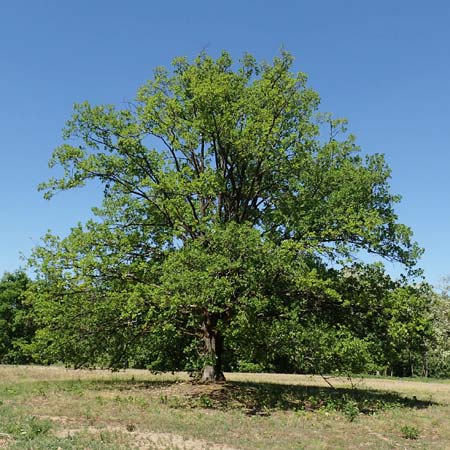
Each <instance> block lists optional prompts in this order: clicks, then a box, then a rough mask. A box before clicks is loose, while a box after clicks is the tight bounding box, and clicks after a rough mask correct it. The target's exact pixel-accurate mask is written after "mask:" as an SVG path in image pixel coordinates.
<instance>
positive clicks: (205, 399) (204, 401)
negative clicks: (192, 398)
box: [198, 394, 214, 408]
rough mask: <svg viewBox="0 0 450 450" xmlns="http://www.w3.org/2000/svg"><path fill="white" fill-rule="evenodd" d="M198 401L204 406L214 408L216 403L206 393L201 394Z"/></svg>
mask: <svg viewBox="0 0 450 450" xmlns="http://www.w3.org/2000/svg"><path fill="white" fill-rule="evenodd" d="M198 401H199V404H200V406H201V407H202V408H212V407H213V405H214V404H213V401H212V400H211V398H210V397H209V395H205V394H202V395H200V397H199V399H198Z"/></svg>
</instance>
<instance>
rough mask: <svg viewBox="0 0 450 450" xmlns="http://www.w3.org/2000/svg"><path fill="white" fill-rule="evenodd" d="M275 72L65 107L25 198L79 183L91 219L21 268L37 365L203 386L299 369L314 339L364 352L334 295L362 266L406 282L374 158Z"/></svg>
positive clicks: (222, 69)
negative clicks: (31, 289) (127, 370)
mask: <svg viewBox="0 0 450 450" xmlns="http://www.w3.org/2000/svg"><path fill="white" fill-rule="evenodd" d="M292 63H293V58H292V56H291V55H290V54H288V53H286V52H282V53H281V54H280V55H279V56H278V57H276V58H274V60H273V62H272V63H266V62H262V63H260V62H257V61H256V60H255V59H254V58H253V57H252V56H251V55H245V56H244V57H243V58H242V59H241V60H240V61H239V63H234V62H233V61H232V59H231V57H230V55H229V54H228V53H226V52H224V53H222V54H221V55H220V56H219V57H218V58H216V59H215V58H213V57H211V56H208V55H207V54H205V53H202V54H200V55H199V56H198V57H197V58H196V59H195V60H194V61H193V62H189V61H188V60H187V59H185V58H177V59H175V60H174V62H173V67H172V69H171V70H168V69H165V68H158V69H156V70H155V72H154V75H153V78H152V79H151V80H149V81H148V82H147V83H146V84H145V85H144V86H142V87H141V88H140V89H139V90H138V93H137V96H136V99H135V100H134V101H132V102H129V103H128V104H127V105H126V106H125V107H123V108H118V107H115V106H112V105H106V106H92V105H90V104H89V103H88V102H85V103H81V104H78V105H76V106H75V110H74V114H73V116H72V118H71V119H70V120H69V121H68V123H67V127H66V129H65V132H64V138H65V139H66V143H65V144H63V145H61V146H60V147H58V148H57V149H56V150H55V151H54V153H53V156H52V158H51V161H50V165H51V166H57V167H59V168H60V170H62V172H60V176H59V177H56V178H52V179H50V180H49V181H47V182H45V183H43V184H42V185H41V187H40V188H41V189H42V190H43V191H44V195H45V197H46V198H51V197H52V196H53V195H54V194H55V193H56V192H58V191H63V190H68V189H74V188H78V187H82V186H84V185H85V183H86V182H88V181H89V180H96V181H97V182H100V183H101V185H102V187H103V192H104V196H103V202H102V204H101V205H96V206H95V207H94V208H93V211H94V213H95V215H96V219H95V220H89V221H87V222H86V223H85V224H78V225H77V226H75V227H74V228H73V229H72V231H71V233H70V234H69V235H68V236H67V237H65V238H63V239H60V238H58V237H56V236H53V235H51V234H49V235H47V236H46V237H45V238H44V242H43V244H42V245H41V246H40V247H38V248H36V249H35V251H34V254H33V257H32V264H34V266H35V267H36V269H37V271H38V273H39V275H40V282H39V283H37V284H36V286H35V289H36V292H35V296H34V298H35V300H34V304H35V308H36V311H37V312H38V315H39V317H40V318H41V320H42V323H45V322H46V321H47V324H46V326H44V327H43V328H42V329H41V330H40V331H39V332H38V335H39V339H40V342H41V343H43V344H44V345H43V346H42V347H41V348H43V349H45V351H46V352H47V353H48V354H52V355H53V357H59V358H60V359H62V360H65V361H68V362H71V363H73V364H75V365H92V364H103V365H107V366H110V367H125V366H127V365H129V364H135V365H140V366H145V367H150V368H155V369H158V368H165V369H171V368H172V369H175V368H180V367H181V366H182V367H191V368H198V367H204V373H203V377H204V379H205V380H207V379H210V380H214V379H215V380H217V379H220V378H221V377H222V368H223V365H224V364H225V365H228V366H229V367H231V366H232V367H237V366H238V365H239V364H240V363H239V361H241V363H242V364H244V363H245V362H247V363H251V364H257V363H259V362H261V361H264V360H265V361H266V363H267V364H275V365H276V364H280V361H281V360H283V361H285V362H284V363H283V364H285V366H286V367H287V366H288V367H290V368H291V370H303V369H302V367H303V368H304V367H305V364H307V360H308V358H310V359H309V360H308V361H312V360H311V358H313V356H311V355H312V353H314V352H312V353H311V351H312V350H311V349H312V348H313V343H314V342H318V341H317V340H316V341H315V339H314V337H313V336H314V333H316V335H317V333H322V332H323V333H324V336H325V335H326V336H327V339H331V340H333V342H335V343H336V345H338V344H339V345H340V344H342V343H344V342H347V343H348V346H349V347H348V349H347V350H346V351H347V352H348V353H352V352H355V351H357V350H356V347H358V348H359V350H358V351H360V352H364V353H365V354H366V355H367V354H369V353H370V351H369V347H370V346H371V345H372V343H373V341H371V340H370V339H369V338H368V337H367V336H366V337H365V336H364V334H363V333H360V332H358V330H357V327H358V326H360V324H358V323H357V322H356V321H353V322H352V320H350V318H351V314H347V315H344V316H343V317H344V319H342V320H341V321H339V320H338V319H337V317H339V316H341V315H342V313H343V312H344V311H346V308H347V310H348V304H353V303H352V302H355V300H354V298H355V297H354V296H353V297H352V296H350V295H349V294H348V293H349V292H350V291H349V289H350V288H349V286H348V283H345V282H344V281H342V280H347V281H349V279H350V278H349V277H347V278H346V277H345V274H346V273H347V274H348V273H349V272H348V271H349V270H350V272H352V273H353V272H354V270H355V262H356V261H357V255H358V254H360V253H361V252H369V253H371V254H374V255H378V256H379V257H380V258H384V259H389V260H393V261H397V262H399V263H400V264H403V265H404V266H405V268H406V270H413V269H414V267H415V264H416V261H417V258H418V257H419V256H420V252H421V251H420V249H419V247H418V246H417V244H416V243H415V242H414V241H413V240H412V233H411V230H410V229H409V228H408V227H407V226H405V225H403V224H401V223H400V222H399V221H398V217H397V215H396V213H395V210H394V207H395V204H396V203H397V202H398V201H399V200H400V197H399V196H397V195H394V194H392V193H391V191H390V186H389V178H390V169H389V167H388V166H387V164H386V163H385V161H384V158H383V156H382V155H381V154H372V155H363V154H362V153H361V151H360V149H359V148H358V146H357V145H356V143H355V139H354V137H353V136H352V135H351V134H348V133H347V130H346V121H345V120H342V119H333V118H332V117H331V115H329V114H320V113H319V112H318V106H319V96H318V94H317V93H316V92H314V91H313V90H312V89H310V88H308V87H307V79H306V75H305V74H303V73H294V72H293V71H292ZM346 268H347V269H346ZM345 270H347V272H346V271H345ZM367 270H369V272H370V271H371V270H372V269H367ZM352 279H353V280H359V279H361V276H358V277H353V278H352ZM354 282H356V281H354ZM394 284H395V283H394ZM398 288H399V285H395V286H394V285H392V286H391V287H390V288H389V289H390V290H389V289H388V290H387V291H384V293H383V294H382V295H381V296H378V297H377V298H378V300H379V299H380V298H381V297H382V296H383V295H384V296H385V295H386V292H394V291H395V289H398ZM353 294H354V292H353ZM353 294H352V295H353ZM388 295H391V294H388ZM392 295H393V294H392ZM358 301H359V300H358ZM349 302H350V303H349ZM374 326H375V325H374ZM380 330H381V328H378V329H376V330H374V333H375V334H376V333H379V332H380ZM358 333H359V334H358ZM277 336H278V341H279V342H281V341H283V345H281V344H280V345H279V347H278V349H279V352H278V353H277V351H276V349H277V347H274V348H273V349H272V350H271V351H269V349H268V345H271V343H272V344H273V343H274V342H275V341H276V340H277V339H275V337H277ZM301 336H303V338H300V337H301ZM269 337H271V338H273V340H272V341H270V339H269ZM269 341H270V342H271V343H270V342H269ZM324 345H326V344H324ZM342 345H344V344H342ZM290 347H292V348H290ZM294 347H295V348H294ZM350 347H351V348H350ZM224 349H226V350H227V351H224ZM281 349H283V350H281ZM385 350H386V349H384V350H383V349H380V352H383V351H385ZM386 351H387V350H386ZM271 353H272V356H270V355H269V354H271ZM337 353H339V352H337ZM337 353H336V354H337ZM344 353H345V351H344V352H343V353H342V352H341V356H340V357H339V358H341V361H345V357H344V356H343V355H344ZM314 354H315V355H317V354H318V353H317V352H315V353H314ZM384 354H385V355H386V354H387V353H386V352H385V353H384ZM333 357H334V356H333ZM267 358H269V359H270V358H271V362H269V361H267ZM313 359H314V358H313ZM277 361H278V362H277ZM316 363H317V364H319V363H318V362H317V361H316V362H314V363H312V364H313V365H314V364H316ZM233 364H234V366H233ZM308 364H309V363H308ZM342 364H343V365H345V364H346V363H344V362H342Z"/></svg>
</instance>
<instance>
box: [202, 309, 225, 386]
mask: <svg viewBox="0 0 450 450" xmlns="http://www.w3.org/2000/svg"><path fill="white" fill-rule="evenodd" d="M216 325H217V318H216V317H214V316H213V315H211V314H210V313H208V312H205V313H204V317H203V323H202V331H203V346H204V349H203V351H204V355H205V357H206V359H207V360H208V363H207V364H206V365H205V366H204V367H203V374H202V380H201V381H202V382H203V383H217V382H219V381H225V376H224V375H223V372H222V353H223V337H222V334H221V333H220V331H218V330H217V329H216Z"/></svg>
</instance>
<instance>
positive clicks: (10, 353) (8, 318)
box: [0, 271, 35, 364]
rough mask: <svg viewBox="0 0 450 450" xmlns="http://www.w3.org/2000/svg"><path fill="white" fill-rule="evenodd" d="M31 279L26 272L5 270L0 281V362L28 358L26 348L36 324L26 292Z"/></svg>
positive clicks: (20, 360) (19, 361)
mask: <svg viewBox="0 0 450 450" xmlns="http://www.w3.org/2000/svg"><path fill="white" fill-rule="evenodd" d="M30 284H31V281H30V279H29V278H28V276H27V275H26V274H25V272H20V271H17V272H14V273H5V274H4V275H3V277H2V278H1V280H0V362H1V363H3V364H24V363H27V362H30V360H31V358H30V355H29V354H28V351H27V346H28V345H29V344H30V341H31V339H32V338H33V336H34V331H35V324H34V320H33V316H32V314H31V310H30V306H29V305H28V304H27V302H26V291H27V289H28V288H29V287H30Z"/></svg>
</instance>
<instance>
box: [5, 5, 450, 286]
mask: <svg viewBox="0 0 450 450" xmlns="http://www.w3.org/2000/svg"><path fill="white" fill-rule="evenodd" d="M449 23H450V3H449V2H446V1H439V0H434V1H433V0H431V1H428V2H418V1H417V2H416V1H414V0H412V1H405V0H396V1H392V0H391V1H386V0H379V1H377V2H373V1H363V0H359V1H348V0H342V1H339V2H336V1H331V0H329V1H320V0H317V1H314V2H312V1H303V0H297V1H293V0H292V1H286V0H278V1H272V2H264V1H252V0H247V1H242V0H241V1H235V0H231V1H227V2H224V1H221V2H219V1H213V0H210V1H203V0H202V1H194V0H193V1H190V2H187V1H166V2H156V1H154V2H153V1H149V0H148V1H144V0H128V1H127V2H123V1H115V0H108V1H106V0H90V1H86V0H78V1H77V2H68V1H61V0H59V1H56V0H46V1H39V0H28V1H23V0H22V1H21V0H15V1H14V2H13V1H12V0H10V1H3V2H1V6H0V57H1V60H0V61H1V64H0V102H1V104H0V131H1V135H0V171H1V173H0V189H1V192H2V195H1V196H0V211H1V216H0V217H1V220H0V248H1V251H0V273H2V272H3V271H5V270H9V271H11V270H14V269H16V268H18V267H19V266H20V265H21V264H22V262H21V260H20V258H19V254H20V253H21V252H22V253H24V254H25V255H26V254H29V251H30V249H31V248H32V246H33V245H35V244H36V243H37V242H38V241H39V238H40V236H42V235H43V234H44V233H45V232H46V231H47V230H48V229H51V230H53V231H54V232H56V233H57V234H60V235H64V234H67V232H68V231H69V229H70V226H72V225H74V224H76V223H77V222H78V221H79V220H81V221H83V220H84V219H85V218H86V217H88V215H89V210H90V206H92V204H93V203H95V202H96V201H97V200H98V199H99V195H98V194H97V193H96V192H95V191H94V190H93V189H87V190H79V191H75V192H69V193H62V194H59V195H57V196H56V197H55V198H54V199H53V200H51V201H50V202H47V201H45V200H43V199H42V195H41V194H40V193H39V192H37V190H36V186H37V184H38V183H39V182H41V181H44V180H46V179H47V178H49V177H50V176H51V175H52V172H51V171H50V170H49V169H48V168H47V161H48V159H49V157H50V155H51V152H52V150H53V148H54V147H56V146H57V145H58V144H60V143H61V142H62V140H61V129H62V128H63V126H64V123H65V121H66V120H67V119H68V118H69V117H70V114H71V110H72V105H73V103H74V102H80V101H83V100H89V101H90V102H91V103H115V104H117V103H121V102H124V101H126V100H127V99H132V98H133V96H134V94H135V92H136V89H137V88H138V87H139V86H140V85H142V84H143V83H144V82H145V80H146V79H148V78H149V77H150V76H151V73H152V70H153V68H154V67H155V66H158V65H166V66H167V65H168V64H169V63H170V61H171V60H172V58H173V57H175V56H180V55H183V56H188V57H194V56H195V55H197V54H198V53H199V52H200V51H201V50H202V49H205V50H206V51H207V52H209V53H211V54H213V55H217V54H218V53H219V52H220V51H221V50H222V49H226V50H228V51H229V52H231V54H232V55H233V56H235V57H236V58H238V57H239V56H241V55H242V54H243V53H244V52H250V53H253V54H254V55H255V56H256V57H257V58H258V59H272V57H273V56H274V55H275V54H276V53H277V52H278V51H279V49H280V47H282V46H283V47H284V48H286V49H287V50H289V51H290V52H291V53H293V54H294V56H295V57H296V60H295V69H296V70H301V71H303V72H306V73H307V74H308V75H309V85H310V86H311V87H313V88H314V89H316V90H317V91H318V92H319V93H320V95H321V97H322V106H321V109H322V110H323V111H331V112H332V113H333V114H334V115H335V116H338V117H346V118H348V119H349V122H350V124H349V130H350V131H351V132H352V133H354V134H355V135H356V137H357V142H358V143H359V145H360V146H361V147H362V149H363V151H365V152H368V153H373V152H382V153H384V154H385V155H386V159H387V161H388V163H389V165H390V166H391V167H392V170H393V173H392V183H391V184H392V190H393V191H394V192H396V193H399V194H401V195H402V196H403V200H402V203H401V204H400V205H399V206H398V207H397V211H398V214H399V216H400V221H402V222H403V223H406V224H407V225H409V226H411V227H412V229H413V230H414V233H415V237H416V239H417V240H418V242H419V243H420V244H421V245H422V246H423V247H425V249H426V253H425V255H424V257H423V259H422V261H421V266H422V267H423V268H424V269H425V274H426V276H427V279H428V280H429V281H431V282H432V283H437V282H438V281H439V280H440V278H441V277H443V276H445V275H448V274H450V262H449V257H448V255H449V254H450V237H449V231H450V208H449V193H450V189H449V187H450V151H449V150H450V126H449V125H450V124H449V119H450V56H449V55H450V52H449V44H450V27H449V26H448V24H449ZM388 267H389V264H388Z"/></svg>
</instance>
